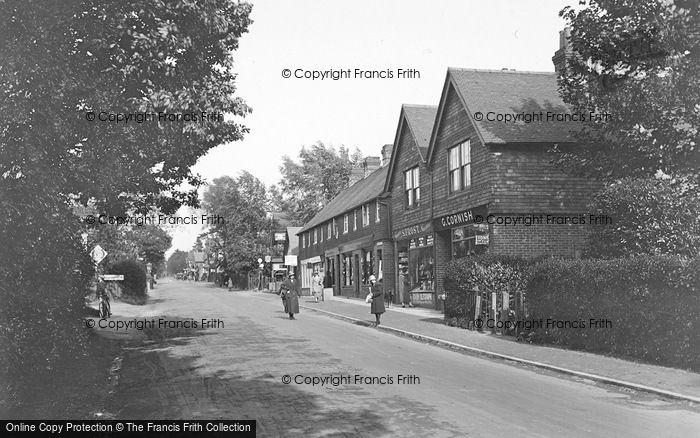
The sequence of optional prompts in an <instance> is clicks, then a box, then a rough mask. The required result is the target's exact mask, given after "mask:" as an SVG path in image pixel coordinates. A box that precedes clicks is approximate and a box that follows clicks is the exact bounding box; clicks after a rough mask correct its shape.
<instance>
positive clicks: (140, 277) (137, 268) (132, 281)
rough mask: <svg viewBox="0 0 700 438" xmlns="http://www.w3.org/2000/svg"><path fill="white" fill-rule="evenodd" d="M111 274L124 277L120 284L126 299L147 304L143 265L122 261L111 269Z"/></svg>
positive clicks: (133, 261) (131, 261)
mask: <svg viewBox="0 0 700 438" xmlns="http://www.w3.org/2000/svg"><path fill="white" fill-rule="evenodd" d="M109 273H110V274H117V275H123V276H124V280H123V281H121V282H120V284H121V288H122V294H123V295H125V296H126V297H125V298H126V299H130V298H131V299H136V300H138V301H139V303H140V304H143V303H145V299H146V297H147V295H146V271H145V270H144V269H143V266H142V265H141V263H139V262H137V261H135V260H121V261H119V262H117V263H115V264H113V265H111V266H110V267H109Z"/></svg>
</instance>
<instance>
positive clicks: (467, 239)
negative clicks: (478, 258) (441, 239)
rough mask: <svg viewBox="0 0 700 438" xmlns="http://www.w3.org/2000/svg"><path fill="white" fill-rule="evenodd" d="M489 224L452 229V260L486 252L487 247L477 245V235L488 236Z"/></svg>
mask: <svg viewBox="0 0 700 438" xmlns="http://www.w3.org/2000/svg"><path fill="white" fill-rule="evenodd" d="M488 232H489V226H488V225H487V224H471V225H466V226H463V227H459V228H453V229H452V258H453V259H458V258H461V257H467V256H472V255H478V254H483V253H484V252H486V246H485V245H477V244H476V239H477V237H476V236H477V235H488Z"/></svg>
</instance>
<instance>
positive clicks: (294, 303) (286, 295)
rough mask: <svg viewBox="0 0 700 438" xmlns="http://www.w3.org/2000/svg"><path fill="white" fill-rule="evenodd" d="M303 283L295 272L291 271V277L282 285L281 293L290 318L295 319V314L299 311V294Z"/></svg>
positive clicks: (285, 309)
mask: <svg viewBox="0 0 700 438" xmlns="http://www.w3.org/2000/svg"><path fill="white" fill-rule="evenodd" d="M300 294H301V285H300V284H299V280H297V279H296V275H294V272H290V273H289V277H288V278H287V279H286V280H285V281H284V283H282V286H280V295H281V296H282V301H283V302H284V311H285V313H288V314H289V319H294V314H295V313H299V295H300Z"/></svg>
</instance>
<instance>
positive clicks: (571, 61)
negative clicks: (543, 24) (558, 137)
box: [555, 0, 700, 256]
mask: <svg viewBox="0 0 700 438" xmlns="http://www.w3.org/2000/svg"><path fill="white" fill-rule="evenodd" d="M698 5H699V4H698V2H697V1H683V0H676V1H675V2H674V1H665V0H590V1H583V2H581V5H580V7H579V8H571V7H566V8H564V9H563V10H562V11H561V13H560V15H562V16H563V17H564V18H565V19H566V20H567V21H568V25H569V28H570V32H571V35H570V38H569V45H570V53H569V54H568V56H567V63H566V68H565V69H564V70H563V72H562V74H561V75H560V78H559V81H560V82H559V85H560V92H561V95H562V97H563V99H564V101H565V102H566V103H567V104H569V105H570V106H571V108H572V110H573V112H575V113H582V114H584V116H585V117H586V122H584V124H583V129H582V130H581V131H580V132H578V133H577V135H578V140H579V141H580V144H579V146H578V147H576V148H570V149H565V150H555V151H556V152H557V154H556V155H555V162H556V163H557V164H559V165H560V166H562V167H564V168H566V169H568V170H570V171H573V172H574V173H576V174H581V175H586V176H589V177H592V178H596V179H599V180H602V181H604V182H605V183H606V185H605V188H604V189H603V190H602V191H601V193H599V194H598V195H597V196H596V197H595V198H594V200H593V202H592V204H591V209H592V211H596V212H598V213H601V214H607V215H610V216H612V219H613V225H612V226H609V227H593V228H592V230H591V236H590V237H591V255H594V256H619V255H630V254H684V255H695V254H698V251H700V240H698V238H697V236H698V235H700V222H699V221H698V219H697V218H699V217H700V173H699V172H698V169H700V149H699V146H700V73H699V72H700V7H699V6H698ZM592 114H594V115H599V117H598V118H596V117H595V116H594V117H590V116H591V115H592Z"/></svg>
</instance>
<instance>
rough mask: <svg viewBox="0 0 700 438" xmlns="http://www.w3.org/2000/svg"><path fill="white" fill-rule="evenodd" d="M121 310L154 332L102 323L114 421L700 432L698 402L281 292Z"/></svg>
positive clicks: (262, 431)
mask: <svg viewBox="0 0 700 438" xmlns="http://www.w3.org/2000/svg"><path fill="white" fill-rule="evenodd" d="M306 301H307V300H306V297H303V298H302V299H301V304H302V305H306V306H314V305H316V306H323V303H321V304H311V303H308V304H307V303H306ZM113 312H114V314H115V318H113V320H115V321H117V320H119V321H124V322H125V323H126V322H128V321H148V322H147V323H146V324H147V325H149V324H150V325H151V326H150V327H145V328H144V329H143V330H138V329H136V328H134V327H131V328H129V329H128V330H120V332H115V331H114V330H110V329H98V332H99V333H100V334H101V335H102V336H105V337H109V338H115V337H116V338H123V339H127V338H128V341H127V342H126V343H125V344H124V345H125V346H124V349H123V353H122V354H121V355H120V357H118V358H116V359H115V364H117V366H116V367H117V368H118V369H119V371H118V372H117V375H116V376H115V379H114V381H113V382H112V385H113V387H112V392H111V393H110V394H109V395H108V396H107V398H106V399H105V404H104V411H105V415H108V416H109V417H111V418H116V419H151V420H153V419H219V418H223V419H255V420H257V428H258V429H257V430H258V435H259V436H271V437H275V436H348V437H349V436H373V437H377V436H436V437H453V436H570V437H578V436H586V437H591V436H615V437H618V436H620V437H624V436H630V437H640V436H648V437H661V436H664V437H666V436H668V437H671V436H677V437H690V436H700V409H699V408H698V407H697V406H696V407H692V406H689V404H688V403H682V402H674V401H669V400H663V399H660V398H657V397H654V396H651V395H645V394H637V393H634V392H632V391H623V390H621V389H619V388H613V387H604V386H596V385H593V384H591V383H590V382H581V381H576V380H574V379H571V378H568V377H564V376H562V375H556V374H549V373H545V372H542V371H535V370H533V369H526V368H522V367H518V366H514V365H509V364H505V363H500V362H496V361H491V360H485V359H481V358H476V357H471V356H467V355H464V354H461V353H457V352H453V351H449V350H446V349H443V348H438V347H435V346H432V345H427V344H423V343H420V342H416V341H413V340H409V339H405V338H401V337H398V336H393V335H391V334H387V333H382V332H379V331H377V330H375V329H372V328H369V327H364V326H359V325H355V324H351V323H348V322H344V321H340V320H336V319H333V318H329V317H327V316H323V315H321V314H319V313H315V312H312V311H308V310H305V309H301V313H300V314H299V315H297V319H296V320H289V319H288V317H287V315H286V314H285V313H283V311H282V304H281V300H280V299H279V298H278V297H277V296H275V295H271V294H266V293H260V292H241V291H234V292H229V291H227V290H225V289H220V288H214V287H213V286H211V285H210V284H207V283H192V282H186V281H176V280H168V279H165V280H163V281H161V282H159V284H158V286H157V288H156V289H155V290H154V291H153V292H152V300H151V301H150V302H149V304H147V305H145V306H129V305H124V304H122V303H114V306H113ZM128 312H131V313H128ZM388 316H389V315H385V317H388ZM372 318H373V316H372V315H370V314H369V310H368V313H367V320H368V321H369V320H370V319H372ZM203 320H204V322H203ZM384 321H385V322H384V323H385V324H390V321H388V320H387V318H385V319H384ZM195 323H196V326H197V328H188V327H192V326H193V325H194V324H195ZM132 325H133V323H132ZM203 325H205V327H202V326H203ZM288 378H289V379H290V380H291V382H290V383H288V384H286V383H283V380H285V381H286V379H288Z"/></svg>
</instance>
